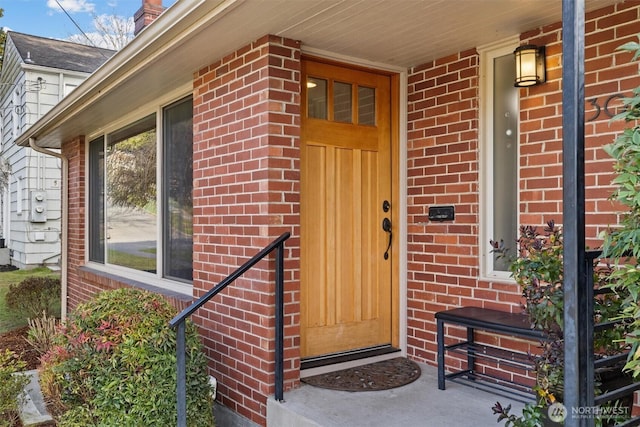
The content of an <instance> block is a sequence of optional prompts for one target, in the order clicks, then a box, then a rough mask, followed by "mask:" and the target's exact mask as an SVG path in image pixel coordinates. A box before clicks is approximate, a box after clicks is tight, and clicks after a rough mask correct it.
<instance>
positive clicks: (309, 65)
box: [300, 60, 396, 358]
mask: <svg viewBox="0 0 640 427" xmlns="http://www.w3.org/2000/svg"><path fill="white" fill-rule="evenodd" d="M302 82H303V84H302V85H303V88H302V123H301V125H302V141H301V167H300V170H301V192H300V194H301V195H300V197H301V200H300V203H301V205H300V206H301V207H300V209H301V229H300V235H301V354H302V357H303V358H309V357H314V356H319V355H327V354H333V353H340V352H345V351H349V350H354V349H364V348H368V347H373V346H379V345H392V344H395V343H394V342H393V341H394V336H395V335H394V332H393V325H394V324H395V323H394V321H393V319H392V315H393V314H394V313H395V311H396V310H394V309H393V307H392V306H393V304H394V301H395V298H394V297H393V295H392V294H393V286H392V273H393V265H394V253H393V252H394V251H393V246H394V245H393V244H392V245H391V248H388V246H389V243H390V238H395V237H396V236H393V237H391V233H393V232H394V231H395V230H396V227H395V225H394V224H392V223H391V221H389V220H392V219H393V217H392V212H393V209H394V200H393V198H392V181H393V180H392V173H393V170H394V169H395V168H394V167H392V157H393V158H394V157H395V156H392V137H391V98H392V96H391V89H392V88H391V86H392V77H391V76H389V75H385V74H378V73H375V72H370V71H364V70H359V69H351V68H346V67H342V66H337V65H334V64H326V63H322V62H316V61H312V60H304V61H303V63H302ZM385 218H387V221H388V222H387V223H386V224H385V227H384V228H387V229H388V231H385V230H384V229H383V221H384V220H385ZM391 243H394V242H393V241H391ZM385 254H386V255H385Z"/></svg>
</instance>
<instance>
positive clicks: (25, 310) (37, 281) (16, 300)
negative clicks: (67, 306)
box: [5, 277, 60, 318]
mask: <svg viewBox="0 0 640 427" xmlns="http://www.w3.org/2000/svg"><path fill="white" fill-rule="evenodd" d="M5 298H6V303H7V307H8V308H9V309H10V310H13V311H15V312H18V313H20V314H22V315H23V316H24V317H26V318H32V317H38V316H40V315H41V314H42V312H43V311H44V312H45V313H46V314H47V316H57V317H59V316H60V279H58V278H52V277H28V278H26V279H24V280H23V281H22V282H20V283H18V284H17V285H16V284H13V285H10V286H9V291H8V292H7V294H6V296H5Z"/></svg>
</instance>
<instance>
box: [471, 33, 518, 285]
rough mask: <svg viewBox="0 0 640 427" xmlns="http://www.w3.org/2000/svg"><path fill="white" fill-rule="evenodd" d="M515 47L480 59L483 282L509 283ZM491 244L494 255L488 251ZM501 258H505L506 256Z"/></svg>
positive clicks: (514, 200) (514, 199) (513, 232)
mask: <svg viewBox="0 0 640 427" xmlns="http://www.w3.org/2000/svg"><path fill="white" fill-rule="evenodd" d="M514 48H515V45H514V44H513V43H508V44H507V45H504V46H501V47H498V48H494V49H489V50H486V51H484V52H482V54H481V61H482V64H481V65H482V68H483V75H484V76H485V79H484V81H483V86H482V98H483V103H482V125H483V133H482V145H481V146H482V160H481V161H482V163H481V172H482V177H483V179H482V187H481V192H482V201H483V209H482V214H483V216H482V233H481V241H480V245H481V253H483V255H484V256H483V259H484V263H483V271H484V273H485V276H489V277H495V278H508V277H509V273H508V267H509V262H508V259H509V256H513V255H515V249H516V239H517V238H518V133H519V132H518V116H519V107H518V101H519V96H518V95H519V93H518V88H515V87H514V86H513V82H514V79H515V59H514V57H513V53H512V52H513V49H514ZM490 241H493V242H495V245H496V246H498V248H499V250H498V251H495V250H492V246H491V245H490ZM505 253H506V255H507V256H505Z"/></svg>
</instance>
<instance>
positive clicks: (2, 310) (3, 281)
mask: <svg viewBox="0 0 640 427" xmlns="http://www.w3.org/2000/svg"><path fill="white" fill-rule="evenodd" d="M34 276H35V277H60V273H59V272H54V271H51V270H49V269H48V268H46V267H42V268H36V269H33V270H15V271H4V272H0V334H1V333H4V332H8V331H11V330H13V329H16V328H19V327H22V326H26V325H27V319H26V318H25V317H22V316H20V315H19V314H17V313H14V312H12V311H10V310H9V309H8V308H7V306H6V304H5V298H4V296H5V295H6V293H7V291H8V290H9V285H11V284H16V283H20V282H22V281H23V280H24V279H26V278H27V277H34Z"/></svg>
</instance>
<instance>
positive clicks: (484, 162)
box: [478, 37, 520, 283]
mask: <svg viewBox="0 0 640 427" xmlns="http://www.w3.org/2000/svg"><path fill="white" fill-rule="evenodd" d="M519 42H520V39H519V38H518V37H512V38H509V39H507V40H503V41H501V42H498V43H494V44H491V45H487V46H483V47H479V48H478V53H479V56H480V77H481V78H480V91H479V94H480V111H479V122H478V124H479V128H480V129H479V144H478V147H479V153H480V157H479V160H480V165H479V166H480V167H479V172H480V174H479V175H480V221H479V222H480V233H479V236H480V238H479V242H478V245H479V250H478V253H479V254H480V277H481V278H482V279H485V280H491V281H505V282H511V283H512V282H514V279H513V278H512V277H511V273H510V272H509V271H500V270H495V269H494V259H493V253H492V247H491V245H490V243H489V242H490V240H491V239H492V238H493V237H494V226H493V220H494V206H493V205H494V203H493V200H494V194H493V183H494V180H493V170H494V169H493V166H494V165H493V154H494V152H493V142H492V141H493V136H494V129H493V122H494V115H493V108H492V105H493V91H494V84H493V77H494V65H493V64H494V62H493V61H494V59H495V58H499V57H502V56H505V55H508V54H512V53H513V50H514V49H515V48H516V47H517V46H518V45H519ZM518 105H519V103H518ZM518 114H519V110H518ZM515 133H516V150H517V151H516V158H517V159H519V158H520V118H519V117H518V125H517V127H516V129H515ZM517 162H518V163H517V164H516V169H517V173H516V180H517V182H518V183H519V182H520V164H519V160H517ZM515 196H516V206H518V207H519V206H520V191H519V189H518V188H517V189H516V195H515ZM519 225H520V221H519V214H518V213H517V224H516V227H519ZM515 232H516V233H517V229H516V230H515ZM516 235H517V234H516ZM511 247H512V249H513V250H514V249H515V248H514V246H513V245H512V246H511ZM513 250H512V251H511V252H510V253H511V254H512V255H513V254H514V252H513Z"/></svg>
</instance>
